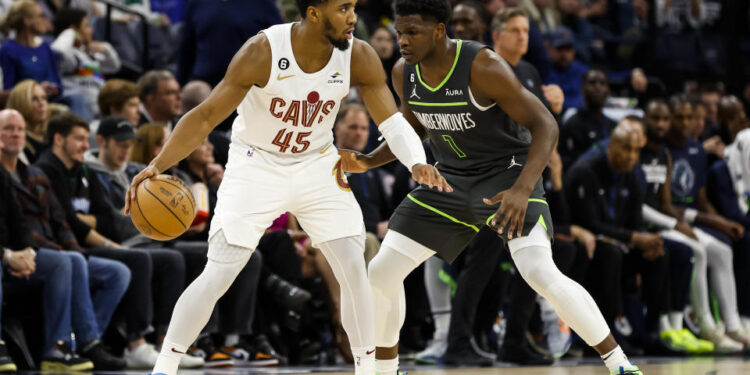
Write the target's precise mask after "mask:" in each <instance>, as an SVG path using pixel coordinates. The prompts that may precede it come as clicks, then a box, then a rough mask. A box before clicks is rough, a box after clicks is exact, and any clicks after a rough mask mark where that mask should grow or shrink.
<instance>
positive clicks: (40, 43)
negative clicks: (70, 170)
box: [0, 0, 93, 120]
mask: <svg viewBox="0 0 750 375" xmlns="http://www.w3.org/2000/svg"><path fill="white" fill-rule="evenodd" d="M48 24H49V21H48V20H47V19H46V18H44V15H43V14H42V8H41V7H40V6H39V5H38V4H37V3H36V2H34V1H33V0H19V1H17V2H15V3H13V5H12V6H11V8H10V10H9V11H8V14H7V16H6V18H5V20H4V21H3V24H2V25H0V26H1V28H2V30H4V31H7V30H14V31H15V33H16V34H15V37H14V39H11V40H8V41H6V42H5V43H3V44H2V46H1V47H0V68H2V70H3V85H4V89H5V90H10V89H12V88H13V87H14V86H15V85H16V84H17V83H19V82H21V81H23V80H25V79H33V80H35V81H37V82H40V84H41V86H42V88H43V89H44V91H45V93H46V94H47V96H49V98H50V99H51V100H52V101H55V102H60V103H63V104H66V105H68V106H69V107H70V108H71V110H72V111H73V112H75V113H77V114H79V115H80V116H82V117H84V118H85V119H87V120H91V119H92V117H93V116H92V114H91V112H90V111H89V108H88V106H86V101H85V99H84V96H83V94H82V93H81V92H80V91H76V90H70V91H69V92H66V93H65V94H64V95H63V85H62V81H60V74H59V72H58V66H57V58H56V56H55V54H54V52H52V48H51V47H50V44H49V43H48V42H47V41H45V40H44V39H43V38H41V34H42V33H44V32H45V31H46V29H47V27H48Z"/></svg>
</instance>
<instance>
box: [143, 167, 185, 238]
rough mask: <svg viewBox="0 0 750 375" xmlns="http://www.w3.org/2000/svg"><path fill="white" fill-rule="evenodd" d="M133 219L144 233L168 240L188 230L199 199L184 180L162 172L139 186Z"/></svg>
mask: <svg viewBox="0 0 750 375" xmlns="http://www.w3.org/2000/svg"><path fill="white" fill-rule="evenodd" d="M131 203H132V204H131V206H130V218H131V220H133V224H135V227H136V228H138V230H139V231H140V232H141V233H143V235H144V236H146V237H148V238H151V239H154V240H158V241H166V240H171V239H173V238H176V237H178V236H179V235H181V234H183V233H185V231H186V230H187V229H188V228H189V227H190V225H191V224H192V222H193V218H194V217H195V198H193V193H192V192H191V191H190V187H189V186H188V185H187V184H186V183H185V182H184V181H182V180H181V179H179V178H177V177H174V176H169V175H164V174H160V175H158V176H156V177H154V178H150V179H148V180H146V181H143V182H142V183H141V184H140V185H138V189H136V192H135V199H134V200H133V201H132V202H131Z"/></svg>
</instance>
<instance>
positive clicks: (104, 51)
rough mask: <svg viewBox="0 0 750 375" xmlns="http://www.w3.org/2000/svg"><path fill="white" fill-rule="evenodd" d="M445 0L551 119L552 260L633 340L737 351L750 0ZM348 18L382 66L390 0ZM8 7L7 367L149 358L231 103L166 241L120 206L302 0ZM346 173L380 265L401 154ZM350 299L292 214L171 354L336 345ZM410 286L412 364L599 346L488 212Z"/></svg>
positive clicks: (748, 176) (744, 317)
mask: <svg viewBox="0 0 750 375" xmlns="http://www.w3.org/2000/svg"><path fill="white" fill-rule="evenodd" d="M452 3H454V7H453V14H452V17H451V21H450V24H449V25H447V26H448V31H449V34H450V36H451V37H453V38H459V39H467V40H475V41H479V42H482V43H485V44H486V45H487V47H488V48H490V49H492V50H494V51H495V52H497V54H498V55H500V56H501V57H502V58H503V59H504V60H505V61H506V62H507V63H508V64H509V66H510V67H511V68H512V69H513V71H514V73H515V74H516V76H517V77H518V79H519V81H520V82H521V84H523V85H524V86H525V87H526V88H527V89H528V90H529V91H531V92H532V93H534V94H535V95H536V96H537V97H538V98H539V99H540V100H541V101H542V102H543V103H544V104H545V105H546V106H547V108H548V109H549V111H550V112H551V113H552V114H553V115H554V116H555V118H556V119H557V121H558V124H559V125H560V138H559V142H558V147H557V150H556V151H555V152H554V153H553V155H552V157H551V159H550V161H549V165H548V168H547V170H546V171H545V173H544V182H545V188H546V191H547V200H548V202H549V205H550V209H551V212H552V216H553V223H551V225H553V226H554V228H555V238H554V243H553V255H554V259H555V262H556V264H557V266H558V267H559V268H560V270H561V271H563V272H564V273H565V274H566V275H567V276H569V277H571V278H573V279H575V280H576V281H578V282H579V283H581V285H583V286H584V287H585V288H586V289H587V290H588V291H589V292H590V293H591V295H592V296H593V298H594V300H595V301H596V302H597V304H598V306H599V307H600V309H601V310H602V313H603V314H604V316H605V318H606V320H607V322H608V323H609V325H610V327H611V329H612V332H613V333H614V334H615V337H616V338H617V340H618V342H619V343H620V344H621V346H622V347H623V349H624V350H625V352H626V353H628V354H629V355H639V354H645V355H688V354H710V353H717V354H718V353H720V354H727V353H740V352H743V351H745V350H748V348H750V274H749V273H747V272H746V271H747V270H748V269H750V232H747V230H748V229H750V218H749V217H748V210H749V209H750V200H749V199H748V197H750V157H748V153H749V152H750V147H748V146H747V145H746V143H747V142H750V130H746V129H747V128H748V127H750V122H748V119H747V117H746V112H747V109H748V106H750V79H748V77H750V68H748V67H750V38H749V36H750V26H749V25H750V3H747V2H746V1H741V0H736V1H735V0H482V1H474V0H466V1H452ZM357 15H358V23H357V26H356V30H355V36H357V37H358V38H360V39H363V40H366V41H369V43H370V44H371V45H372V47H373V48H374V49H375V51H376V52H377V54H378V56H379V57H380V59H381V62H382V63H383V66H384V68H385V70H386V72H390V69H391V68H392V67H393V65H394V64H395V62H396V61H397V60H398V58H399V57H400V55H399V45H398V39H397V36H396V33H395V31H394V29H393V27H392V23H393V17H394V16H393V11H392V8H391V4H390V1H388V0H359V1H358V6H357ZM0 16H1V17H0V18H2V20H1V21H0V42H1V43H2V44H0V68H1V70H0V72H1V74H0V82H2V84H1V86H2V92H1V93H0V150H1V152H0V165H1V166H2V168H0V189H2V192H0V246H2V250H3V252H2V264H3V266H2V268H0V270H1V271H0V272H2V289H1V294H0V298H2V320H1V322H2V337H3V339H4V340H5V341H0V371H13V370H15V369H17V368H18V367H21V368H39V369H41V370H48V371H59V370H90V369H97V370H119V369H123V368H126V367H127V368H132V369H150V368H152V367H153V365H154V363H155V361H156V358H157V356H158V352H159V347H160V345H161V343H162V341H163V340H164V336H165V334H166V328H167V326H168V324H169V320H170V317H171V313H172V309H173V307H174V304H175V303H176V301H177V298H178V297H179V296H180V294H181V293H182V291H183V290H184V288H185V287H186V286H187V285H188V284H189V283H190V282H191V281H192V280H193V279H195V278H196V277H197V276H198V275H199V274H200V273H201V271H202V269H203V267H204V265H205V262H206V253H207V250H208V245H207V236H208V226H209V225H210V222H211V217H212V214H213V209H214V206H215V204H216V194H217V190H218V187H219V185H220V184H221V182H222V178H223V173H224V165H225V164H226V162H227V151H228V148H229V143H230V137H231V124H232V121H233V118H234V115H233V116H230V118H228V119H227V120H226V121H224V122H223V123H222V124H220V125H219V126H218V127H217V128H216V129H215V130H214V131H213V132H212V133H211V134H210V136H209V137H207V138H206V139H205V140H204V141H203V142H202V143H201V145H200V146H199V147H198V148H197V149H196V150H195V151H194V152H192V153H191V154H190V156H188V157H187V158H186V159H184V160H183V161H181V162H180V163H179V164H178V165H176V166H174V167H173V168H172V169H170V170H168V171H165V173H168V174H171V175H174V176H177V177H179V178H181V179H183V180H184V181H185V182H186V183H188V185H190V186H191V189H192V191H193V193H194V195H195V197H196V198H197V201H198V211H199V212H198V215H197V216H196V218H195V220H194V222H193V223H192V226H191V227H190V228H189V229H188V230H187V232H186V233H185V234H183V235H182V236H181V237H179V238H177V239H175V240H173V241H168V242H156V241H152V240H149V239H148V238H146V237H144V236H143V235H141V234H140V233H139V232H138V230H137V229H136V228H135V227H134V225H133V224H132V222H131V221H130V218H129V217H127V216H125V215H124V214H123V207H124V205H125V201H124V195H125V191H126V190H127V187H128V186H129V183H130V180H131V179H132V177H133V176H134V175H135V174H137V173H138V172H139V171H140V170H141V169H142V168H143V167H144V166H145V165H146V164H148V163H149V162H150V161H151V160H152V159H153V158H154V157H155V156H156V155H157V154H158V153H159V151H160V150H161V148H162V147H163V145H164V143H165V141H166V139H167V138H168V137H169V134H170V132H171V131H172V130H173V128H174V126H175V125H176V124H177V122H178V120H179V119H180V117H181V116H182V115H183V114H185V113H187V112H188V111H190V110H191V109H192V108H194V107H196V106H197V105H199V104H200V103H201V102H202V101H203V100H205V98H206V97H207V96H208V95H209V94H210V92H211V88H212V87H213V86H214V85H216V84H217V83H218V82H219V81H220V80H221V79H222V77H223V75H224V72H225V71H226V67H227V65H228V63H229V61H230V59H231V58H232V56H233V55H234V53H235V52H236V51H237V50H238V49H239V48H240V47H241V46H242V44H243V43H244V42H245V41H246V40H247V39H248V38H250V37H252V36H253V35H255V34H256V33H257V32H259V31H260V30H263V29H265V28H267V27H269V26H271V25H274V24H278V23H283V22H291V21H295V20H298V19H299V10H298V9H297V7H296V4H295V3H294V2H293V1H292V0H279V1H276V0H254V1H247V0H225V1H221V2H217V1H215V0H150V1H149V0H107V1H106V2H105V1H103V0H38V1H35V0H0ZM144 36H147V37H146V38H144ZM387 76H388V77H390V74H388V75H387ZM389 80H390V78H389ZM392 90H393V88H392ZM394 93H395V91H394ZM394 95H395V94H394ZM396 97H397V96H396ZM345 101H346V104H345V105H343V106H342V107H341V110H340V112H339V114H338V116H337V118H336V123H335V128H334V136H335V140H336V146H337V147H338V148H344V149H351V150H356V151H360V152H368V151H370V150H372V149H374V148H375V147H377V145H378V144H379V142H380V141H379V140H378V137H379V132H378V131H377V127H376V126H375V124H374V123H373V121H372V119H371V118H370V117H369V115H368V112H367V110H366V109H365V108H364V107H363V106H362V104H361V99H360V95H359V93H358V91H357V88H356V87H353V88H352V89H351V90H350V95H349V97H348V98H346V100H345ZM425 147H428V145H427V144H426V145H425ZM347 178H348V181H349V184H350V185H351V188H352V191H353V192H354V195H355V197H356V198H357V201H358V202H359V204H360V206H361V208H362V212H363V214H364V219H365V226H366V230H367V238H366V249H365V254H364V257H365V260H366V261H369V260H370V259H372V257H373V256H374V255H375V254H376V253H377V252H378V248H379V245H380V241H381V240H382V238H383V237H384V235H385V232H386V230H387V227H388V219H389V217H390V215H391V213H392V212H393V209H394V208H395V207H396V206H397V205H398V204H399V203H400V202H401V200H402V199H404V197H406V194H407V193H408V192H409V191H410V190H411V189H413V188H414V187H415V183H414V181H413V180H411V176H410V173H409V172H408V170H407V169H406V168H405V167H403V166H402V165H400V164H398V163H397V162H395V163H391V164H389V165H386V166H383V167H381V168H378V169H374V170H370V171H368V172H366V173H362V174H351V175H348V176H347ZM746 232H747V233H746ZM339 295H340V293H339V285H338V283H337V282H336V279H335V278H334V276H333V272H332V271H331V268H330V267H329V266H328V264H327V262H326V260H325V259H324V257H323V256H322V254H321V253H320V251H319V250H318V249H316V248H314V247H312V246H311V245H310V241H309V239H308V237H307V235H306V234H305V232H304V228H301V227H300V226H299V225H298V224H297V221H296V219H295V217H294V216H292V215H289V214H288V213H286V214H283V215H281V216H280V217H279V218H278V219H276V220H275V221H274V222H273V224H272V225H271V226H270V227H269V228H268V229H267V231H266V233H265V235H264V236H263V238H262V239H261V240H260V243H259V245H258V248H257V251H255V252H254V254H253V256H252V258H251V260H250V262H248V264H247V265H246V266H245V269H244V270H243V271H242V272H241V273H240V275H239V277H238V278H237V281H235V283H234V284H233V286H232V287H231V288H230V289H229V291H228V292H227V293H226V294H225V295H224V297H222V299H221V300H220V302H219V304H218V305H217V307H216V309H215V311H214V313H213V315H212V316H211V319H210V321H209V324H208V325H207V326H206V327H205V329H204V330H203V332H202V333H201V335H200V337H199V338H198V340H197V341H196V342H195V344H194V345H193V346H192V347H191V349H190V351H189V353H188V355H186V356H184V357H183V359H182V362H181V367H182V368H195V367H202V366H205V367H224V366H233V365H238V366H239V365H249V366H274V365H285V364H306V365H317V364H332V363H337V362H346V361H348V362H351V361H352V356H351V352H350V349H349V344H348V340H347V337H346V334H345V332H344V330H343V328H342V325H341V319H340V314H339V310H340V296H339ZM406 301H407V317H406V322H405V324H404V327H403V330H402V335H401V346H400V350H401V351H402V354H401V358H402V359H408V358H412V359H414V360H416V361H417V362H418V363H433V364H434V363H445V364H451V365H491V364H492V363H493V362H494V361H495V360H502V361H506V362H512V363H520V364H547V363H552V361H553V360H554V359H556V358H560V357H562V356H584V355H589V354H591V355H593V354H595V353H593V352H591V353H589V352H588V351H587V350H589V349H587V348H585V347H586V346H585V345H584V344H583V342H582V341H581V340H580V339H579V338H578V337H577V336H576V334H575V332H572V331H571V330H570V329H569V328H568V327H567V326H566V325H565V324H564V322H562V320H561V319H560V318H559V317H558V316H557V315H556V314H555V312H554V310H553V309H552V307H551V306H550V304H549V303H548V302H547V301H545V300H544V299H542V298H540V297H537V296H536V295H535V293H534V292H533V290H532V289H531V288H530V287H529V286H528V285H527V284H526V283H525V282H524V281H523V279H522V278H521V277H520V275H519V274H518V273H517V272H516V270H515V268H514V265H513V262H512V260H511V258H510V255H509V254H508V251H507V250H505V249H504V247H503V243H502V241H501V240H500V239H499V238H497V236H495V235H494V233H493V232H492V231H490V230H487V229H483V230H482V231H480V233H479V235H478V236H477V237H476V238H475V240H474V241H473V242H472V243H471V244H470V245H469V246H468V247H467V249H466V250H465V251H464V253H463V254H462V256H461V257H459V259H458V260H457V261H456V262H454V263H453V264H447V263H444V262H443V261H441V260H439V259H437V258H434V259H430V260H428V261H427V262H426V263H425V265H424V266H423V267H420V268H419V269H418V270H417V271H416V272H414V273H413V274H412V275H411V276H409V278H407V280H406ZM40 323H42V324H40Z"/></svg>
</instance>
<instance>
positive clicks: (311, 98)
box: [232, 23, 352, 165]
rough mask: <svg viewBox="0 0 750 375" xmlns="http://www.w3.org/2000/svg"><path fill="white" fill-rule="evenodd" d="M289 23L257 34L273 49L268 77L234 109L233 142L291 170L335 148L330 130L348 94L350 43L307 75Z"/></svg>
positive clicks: (337, 50) (336, 50) (334, 52)
mask: <svg viewBox="0 0 750 375" xmlns="http://www.w3.org/2000/svg"><path fill="white" fill-rule="evenodd" d="M292 25H293V23H287V24H281V25H275V26H271V27H269V28H268V29H265V30H263V31H261V32H262V33H264V34H265V35H266V38H268V42H269V44H270V45H271V75H270V76H269V77H268V83H267V84H266V86H265V87H262V88H261V87H257V86H253V87H252V88H251V89H250V91H249V92H248V93H247V95H246V96H245V98H244V99H243V100H242V103H240V105H239V107H238V108H237V112H238V114H239V116H238V117H237V119H236V120H235V121H234V124H233V127H232V141H233V142H235V143H240V144H242V145H246V146H250V147H253V148H255V149H259V150H262V151H265V152H266V153H269V154H271V157H272V158H273V161H274V162H276V163H279V164H283V165H289V164H295V163H298V162H300V161H302V160H304V159H306V158H307V157H308V156H309V155H312V154H318V153H320V152H321V151H323V150H324V149H326V148H327V147H330V146H331V145H332V144H333V132H332V131H331V130H332V129H333V125H334V122H335V119H336V114H337V113H338V110H339V106H340V103H341V100H342V99H343V98H344V97H346V96H347V95H348V94H349V78H350V70H349V67H350V61H351V56H352V48H351V43H352V41H351V40H350V41H349V44H350V46H349V48H347V49H346V50H345V51H341V50H339V49H337V48H334V49H333V53H332V54H331V58H330V60H329V61H328V64H327V65H326V66H325V67H324V68H323V69H321V70H319V71H317V72H315V73H305V72H303V71H302V69H300V67H299V66H298V65H297V61H296V60H295V58H294V53H293V52H292V35H291V30H292Z"/></svg>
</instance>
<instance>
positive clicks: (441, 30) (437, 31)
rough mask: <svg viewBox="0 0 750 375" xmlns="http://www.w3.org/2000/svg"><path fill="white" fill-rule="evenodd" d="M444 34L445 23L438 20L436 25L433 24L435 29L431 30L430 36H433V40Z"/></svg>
mask: <svg viewBox="0 0 750 375" xmlns="http://www.w3.org/2000/svg"><path fill="white" fill-rule="evenodd" d="M445 35H446V30H445V24H444V23H442V22H438V24H437V26H435V31H433V34H432V36H433V37H434V38H435V40H438V39H440V37H441V36H445Z"/></svg>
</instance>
